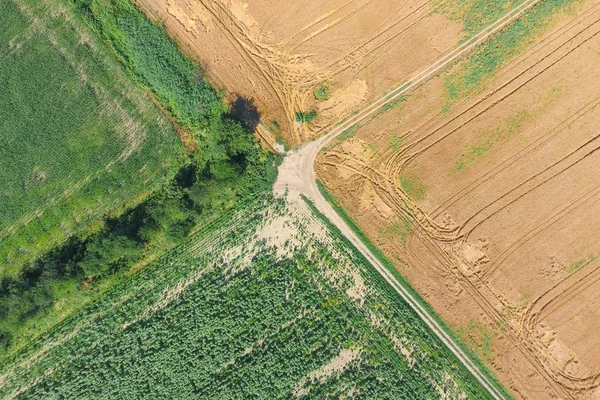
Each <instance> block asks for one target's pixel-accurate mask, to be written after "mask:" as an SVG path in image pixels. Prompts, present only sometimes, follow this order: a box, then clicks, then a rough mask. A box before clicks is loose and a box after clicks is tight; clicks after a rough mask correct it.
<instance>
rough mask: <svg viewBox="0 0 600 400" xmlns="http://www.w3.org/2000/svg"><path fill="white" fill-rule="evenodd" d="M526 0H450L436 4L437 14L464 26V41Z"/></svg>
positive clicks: (436, 2)
mask: <svg viewBox="0 0 600 400" xmlns="http://www.w3.org/2000/svg"><path fill="white" fill-rule="evenodd" d="M523 1H524V0H450V1H439V0H436V1H435V2H434V8H435V10H436V12H438V13H440V14H442V15H444V16H445V17H447V18H448V19H450V20H451V21H453V22H456V23H459V24H461V25H462V27H463V29H462V32H463V40H464V39H468V38H470V37H471V36H473V35H475V34H477V33H479V32H480V31H482V30H483V29H484V28H485V27H487V26H488V25H490V24H492V23H493V22H495V21H497V20H498V19H500V18H501V17H502V16H503V15H505V14H506V13H507V12H509V11H510V10H511V9H513V8H515V7H517V6H518V5H520V4H521V3H523Z"/></svg>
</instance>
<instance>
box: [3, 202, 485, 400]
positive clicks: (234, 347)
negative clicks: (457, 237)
mask: <svg viewBox="0 0 600 400" xmlns="http://www.w3.org/2000/svg"><path fill="white" fill-rule="evenodd" d="M0 374H1V375H0V382H2V384H1V385H0V386H1V387H2V389H1V393H2V395H3V396H5V397H6V398H12V397H14V396H17V395H18V396H19V398H23V399H29V398H31V399H40V398H77V399H120V398H122V399H132V398H144V397H148V396H151V397H153V398H178V399H185V398H198V397H202V398H227V399H234V398H264V399H273V398H292V397H294V396H296V397H301V398H319V399H321V398H336V399H337V398H339V397H340V396H346V398H368V399H370V398H375V397H377V398H390V399H399V398H419V399H433V398H440V397H443V396H447V398H452V399H458V398H473V399H482V398H487V397H486V394H485V392H484V391H483V389H482V388H481V387H480V386H479V385H478V384H477V382H476V381H475V380H474V378H473V377H472V376H471V375H470V374H469V373H468V372H467V371H466V370H464V369H463V367H462V366H461V365H460V364H459V363H458V362H457V361H456V359H455V358H454V356H453V355H452V354H451V353H450V352H449V351H448V350H447V348H446V347H445V346H444V345H442V344H441V343H440V342H439V341H438V340H437V339H436V337H435V336H434V335H433V334H432V333H431V332H430V331H429V329H428V328H427V327H426V325H425V324H424V322H423V321H422V320H420V319H419V318H418V317H417V316H416V314H414V312H413V311H412V310H411V309H410V308H409V307H408V306H407V305H406V304H405V303H404V302H403V301H402V300H401V298H400V297H399V296H398V295H397V294H396V293H395V292H394V291H393V290H392V289H391V287H389V286H388V285H387V283H386V282H385V281H383V279H382V278H381V277H380V275H379V274H378V273H377V272H375V271H374V270H372V269H371V267H370V266H368V265H367V264H366V262H365V261H364V259H363V258H362V257H361V256H360V255H359V253H358V252H356V250H355V249H354V248H353V247H350V246H349V245H348V243H347V242H345V241H344V240H342V239H340V238H339V237H337V236H336V234H335V233H334V232H333V231H331V230H329V229H328V228H327V226H326V224H324V223H323V222H321V221H320V220H319V219H318V218H315V216H314V215H313V214H311V211H310V209H309V208H308V207H307V206H306V204H304V203H298V204H296V205H290V204H288V203H286V202H284V201H283V200H276V201H273V200H272V199H270V198H266V199H262V200H257V201H255V202H253V203H248V204H246V205H245V207H243V209H242V207H240V208H239V211H235V212H234V211H231V212H230V213H229V214H228V215H225V216H224V217H223V218H221V219H219V220H218V221H216V222H215V223H213V224H212V225H211V226H207V227H206V229H204V230H203V231H202V232H199V233H197V234H196V235H195V236H194V237H192V238H191V239H190V240H189V241H188V242H186V244H185V245H183V246H180V247H179V248H177V249H176V250H175V251H172V252H171V253H169V254H167V255H165V256H164V257H163V258H161V259H160V260H158V261H157V262H155V263H153V264H151V265H149V266H147V267H146V268H144V269H143V270H141V271H139V272H138V273H137V274H135V275H134V276H132V277H131V278H130V279H129V280H127V281H124V282H122V283H121V284H119V285H118V286H116V287H114V288H113V289H112V290H111V291H110V292H109V293H108V294H107V295H106V296H105V297H104V298H103V299H101V300H100V301H98V302H96V303H94V304H93V305H91V306H89V307H87V308H86V309H84V310H83V311H82V312H80V313H78V314H77V315H74V316H73V317H72V318H70V319H69V320H67V321H65V323H63V324H61V325H60V326H59V327H57V328H55V329H54V330H53V331H52V332H51V333H49V334H48V335H45V336H43V337H41V338H39V339H38V340H35V341H32V342H30V343H29V344H28V345H27V346H26V347H24V348H22V349H21V350H20V351H18V352H16V353H13V354H11V355H7V356H4V357H2V358H0Z"/></svg>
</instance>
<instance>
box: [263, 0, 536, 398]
mask: <svg viewBox="0 0 600 400" xmlns="http://www.w3.org/2000/svg"><path fill="white" fill-rule="evenodd" d="M538 1H539V0H528V1H525V2H524V3H523V4H521V5H520V6H519V7H517V8H515V9H514V10H512V11H511V12H509V13H508V14H506V15H505V16H504V17H502V18H501V19H499V20H498V21H496V22H495V23H494V24H492V25H490V26H489V27H487V28H486V29H484V30H483V31H481V32H480V33H479V34H477V35H475V36H473V37H472V38H471V39H469V40H468V41H466V42H464V43H463V44H461V45H460V46H458V47H456V48H455V49H454V50H452V51H450V52H448V53H446V54H445V55H443V56H442V57H440V58H439V59H438V60H437V61H435V62H434V63H433V64H431V65H430V66H428V67H426V68H425V69H423V70H421V71H419V72H418V73H416V74H415V75H414V76H413V77H411V78H410V79H409V80H407V81H406V82H405V83H403V84H402V85H400V86H398V87H396V88H395V89H393V90H392V91H391V92H390V93H389V94H387V95H384V96H382V97H380V98H378V99H377V100H375V101H373V102H372V103H371V104H369V105H368V106H366V107H365V108H363V109H362V110H361V111H360V112H358V113H357V114H355V115H353V116H352V117H350V118H348V119H347V120H346V121H345V122H344V123H342V124H340V125H338V126H337V127H335V128H334V129H332V130H331V132H330V133H329V134H327V135H325V136H322V137H320V138H319V139H317V140H314V141H312V142H310V143H308V144H306V145H304V146H303V147H301V148H299V149H297V150H295V151H293V152H290V153H289V154H288V155H287V156H286V158H285V160H284V161H283V163H282V164H281V166H280V167H279V176H278V178H277V181H276V182H275V185H274V187H273V192H274V193H275V195H276V196H280V195H282V194H283V193H285V192H286V191H287V192H288V195H289V196H290V199H292V200H293V199H296V200H298V199H299V198H300V194H303V195H305V196H307V197H308V198H310V199H311V200H312V201H313V202H314V204H315V206H316V207H317V209H319V211H320V212H322V213H323V214H324V215H325V216H326V217H327V218H328V219H329V220H330V221H331V222H332V223H333V224H334V225H335V226H336V227H337V228H338V229H339V230H340V231H341V232H342V234H343V235H344V236H345V237H346V238H347V239H348V240H349V241H350V242H351V243H352V244H353V245H354V246H356V248H357V249H358V250H359V251H360V252H361V253H362V254H363V256H364V257H365V258H366V259H367V260H368V261H369V262H370V263H371V265H372V266H373V267H374V268H375V269H376V270H377V271H378V272H379V273H380V274H381V275H382V276H383V278H384V279H385V280H386V281H387V282H388V283H389V284H390V285H391V286H392V287H393V288H394V290H396V292H397V293H398V294H399V295H400V296H402V298H403V299H404V300H405V301H406V302H407V303H408V304H409V305H410V306H411V307H412V308H413V309H414V310H415V312H416V313H417V315H419V317H420V318H421V319H423V321H425V323H426V324H427V326H428V327H429V328H430V329H431V330H432V331H433V332H434V333H435V334H436V335H437V337H438V338H439V339H440V340H441V341H442V342H443V343H444V344H445V345H446V346H447V347H448V348H449V349H450V350H451V351H452V353H454V355H455V356H456V357H457V358H458V359H459V360H460V361H461V362H462V363H463V365H464V366H465V367H466V368H467V369H468V370H469V371H470V372H471V374H473V376H474V377H475V378H476V379H477V380H478V381H479V383H480V384H481V385H482V386H483V387H485V388H486V390H487V391H488V392H489V393H490V395H491V396H492V397H493V398H494V399H504V398H505V397H504V396H503V395H502V393H500V392H499V391H498V390H497V389H496V388H495V387H494V385H493V384H492V383H491V381H490V380H489V379H488V378H487V376H486V375H485V374H484V373H483V372H482V371H481V369H480V368H479V367H478V366H477V365H475V364H474V363H473V361H472V360H471V358H470V357H469V356H468V355H467V354H466V353H465V352H464V351H463V350H462V349H461V348H460V346H458V344H457V343H456V342H455V341H454V339H453V338H452V337H451V336H450V335H449V334H448V333H447V332H446V330H444V328H443V327H442V326H441V325H440V324H439V323H438V322H437V320H436V319H435V318H434V317H433V316H432V314H431V313H430V312H429V311H428V310H426V309H425V308H424V307H423V306H422V305H421V304H420V303H419V302H418V301H417V299H416V298H415V297H414V296H413V295H412V294H411V293H410V292H409V291H408V290H407V289H406V288H405V287H404V286H402V285H401V284H400V282H398V280H397V279H396V278H395V277H394V276H393V275H392V274H391V273H390V272H389V271H388V270H387V269H386V267H385V266H384V265H383V264H382V263H381V262H380V261H379V260H378V259H377V257H375V256H374V255H373V253H371V251H370V250H369V249H368V248H367V247H366V246H365V245H364V243H363V242H362V241H361V240H360V239H359V238H358V236H356V234H355V233H354V232H353V231H352V229H350V227H349V226H348V225H346V223H345V222H344V220H343V219H342V218H341V217H340V216H339V215H338V214H337V213H336V212H335V210H334V209H333V207H332V206H331V205H330V204H329V203H328V202H327V200H326V199H325V198H324V197H323V196H322V195H321V193H320V192H319V189H318V187H317V184H316V176H315V171H314V162H315V159H316V157H317V155H318V153H319V151H321V149H323V148H324V147H325V146H326V145H327V144H328V143H329V142H331V141H332V140H334V139H335V138H337V137H338V136H339V135H341V134H342V133H343V132H344V131H345V130H346V129H348V128H350V127H352V126H353V125H355V124H358V123H360V122H361V121H363V120H365V119H367V118H369V117H371V116H373V115H374V114H375V113H377V112H379V110H380V109H381V107H382V106H383V105H384V104H386V103H388V102H390V101H393V100H395V99H397V98H399V97H400V96H402V95H403V94H405V93H406V92H408V91H409V90H412V89H415V88H416V87H418V86H420V85H422V84H423V83H425V82H426V81H427V80H428V79H430V78H432V77H433V76H435V75H436V74H438V73H439V72H441V71H442V70H443V69H445V68H446V67H448V66H449V65H451V64H452V63H454V62H456V61H457V60H458V59H460V58H461V57H462V56H463V55H465V54H467V53H469V52H470V51H472V50H473V49H474V48H475V47H476V46H478V45H479V44H481V43H482V42H484V41H485V40H487V39H488V38H489V37H490V36H491V35H493V34H494V33H496V32H498V31H500V30H501V29H502V28H503V27H504V26H505V25H507V24H509V23H511V22H512V21H514V20H515V19H517V18H519V17H520V16H521V15H522V14H523V13H524V12H525V11H526V10H527V9H529V8H531V7H532V6H534V5H535V4H537V2H538Z"/></svg>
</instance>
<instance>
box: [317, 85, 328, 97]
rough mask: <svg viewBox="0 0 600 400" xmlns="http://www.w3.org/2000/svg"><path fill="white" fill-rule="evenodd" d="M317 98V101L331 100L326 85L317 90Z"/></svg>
mask: <svg viewBox="0 0 600 400" xmlns="http://www.w3.org/2000/svg"><path fill="white" fill-rule="evenodd" d="M315 98H316V99H317V100H327V99H328V98H329V88H328V87H327V86H325V85H323V86H320V87H319V88H318V89H316V90H315Z"/></svg>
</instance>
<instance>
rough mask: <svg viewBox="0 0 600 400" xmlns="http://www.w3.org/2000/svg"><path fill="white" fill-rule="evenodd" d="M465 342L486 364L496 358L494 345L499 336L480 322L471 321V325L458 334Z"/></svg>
mask: <svg viewBox="0 0 600 400" xmlns="http://www.w3.org/2000/svg"><path fill="white" fill-rule="evenodd" d="M457 333H458V334H459V335H460V336H461V337H462V338H463V340H464V341H465V342H466V343H468V344H469V346H470V347H471V348H473V349H476V350H475V352H476V353H477V355H478V356H479V358H481V359H482V360H484V361H485V362H488V363H489V362H490V361H491V360H492V358H493V356H494V351H493V350H492V343H493V341H494V340H495V339H496V337H497V334H496V333H495V332H493V331H491V330H490V329H488V328H486V327H484V326H483V325H481V324H480V323H479V322H477V321H475V320H471V321H470V322H469V325H467V326H466V327H464V328H461V329H459V330H458V332H457Z"/></svg>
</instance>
